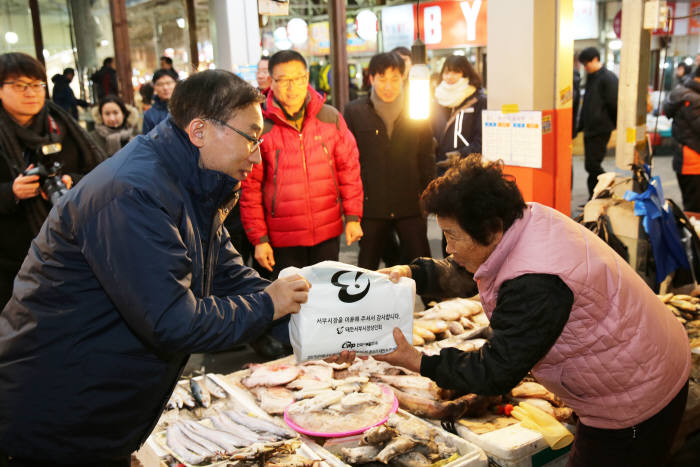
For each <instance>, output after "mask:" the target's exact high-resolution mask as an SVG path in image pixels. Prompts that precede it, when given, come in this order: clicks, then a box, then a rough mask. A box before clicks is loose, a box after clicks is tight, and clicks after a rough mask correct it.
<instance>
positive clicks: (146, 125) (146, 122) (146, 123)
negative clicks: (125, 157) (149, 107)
mask: <svg viewBox="0 0 700 467" xmlns="http://www.w3.org/2000/svg"><path fill="white" fill-rule="evenodd" d="M154 126H155V125H154V124H153V122H152V121H151V116H150V115H149V114H148V111H146V113H144V114H143V126H142V128H141V134H144V135H147V134H148V132H149V131H151V130H152V129H153V127H154Z"/></svg>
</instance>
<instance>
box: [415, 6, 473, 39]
mask: <svg viewBox="0 0 700 467" xmlns="http://www.w3.org/2000/svg"><path fill="white" fill-rule="evenodd" d="M486 7H487V0H466V1H464V0H463V1H440V2H426V3H423V2H421V3H420V9H419V12H418V13H419V16H418V25H419V28H420V38H421V40H422V41H423V42H424V43H425V45H426V46H427V48H428V49H448V48H457V47H469V46H472V47H474V46H483V45H486V41H487V34H486V32H487V29H486V10H487V8H486ZM414 11H415V10H414ZM414 38H415V31H414Z"/></svg>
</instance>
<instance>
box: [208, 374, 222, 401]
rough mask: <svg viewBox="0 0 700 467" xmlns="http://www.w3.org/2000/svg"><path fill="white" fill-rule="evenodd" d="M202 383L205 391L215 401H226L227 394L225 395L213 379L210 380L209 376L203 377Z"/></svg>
mask: <svg viewBox="0 0 700 467" xmlns="http://www.w3.org/2000/svg"><path fill="white" fill-rule="evenodd" d="M202 381H203V382H204V386H205V387H206V389H207V390H208V391H209V394H211V395H212V396H213V397H215V398H216V399H226V398H227V397H228V394H226V391H225V390H224V388H222V387H221V386H219V385H218V384H217V383H216V382H215V381H214V380H213V379H211V376H209V375H205V376H204V378H202Z"/></svg>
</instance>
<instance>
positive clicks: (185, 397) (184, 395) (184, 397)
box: [173, 384, 197, 409]
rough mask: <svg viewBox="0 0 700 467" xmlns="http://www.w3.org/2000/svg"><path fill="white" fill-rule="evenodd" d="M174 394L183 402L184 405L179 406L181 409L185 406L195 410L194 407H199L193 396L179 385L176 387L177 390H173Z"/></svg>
mask: <svg viewBox="0 0 700 467" xmlns="http://www.w3.org/2000/svg"><path fill="white" fill-rule="evenodd" d="M173 394H176V397H178V398H179V399H180V400H181V401H182V405H179V406H178V407H179V408H182V407H183V406H185V407H188V408H190V409H194V407H195V406H196V405H197V402H196V401H195V400H194V398H193V397H192V394H190V393H189V392H187V391H186V390H185V388H183V387H182V386H180V385H179V384H178V385H176V386H175V389H174V390H173Z"/></svg>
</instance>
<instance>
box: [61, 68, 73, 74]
mask: <svg viewBox="0 0 700 467" xmlns="http://www.w3.org/2000/svg"><path fill="white" fill-rule="evenodd" d="M66 75H75V70H74V69H73V68H64V69H63V76H66Z"/></svg>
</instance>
